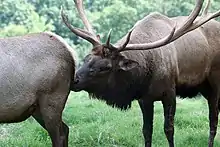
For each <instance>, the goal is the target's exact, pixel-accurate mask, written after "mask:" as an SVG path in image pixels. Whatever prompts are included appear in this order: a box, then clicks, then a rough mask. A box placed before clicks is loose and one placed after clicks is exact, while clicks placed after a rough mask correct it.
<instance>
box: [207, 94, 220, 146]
mask: <svg viewBox="0 0 220 147" xmlns="http://www.w3.org/2000/svg"><path fill="white" fill-rule="evenodd" d="M208 106H209V127H210V132H209V143H208V146H209V147H213V144H214V138H215V136H216V132H217V125H218V114H219V108H218V97H217V96H215V97H210V98H209V99H208Z"/></svg>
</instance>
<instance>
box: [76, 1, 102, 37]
mask: <svg viewBox="0 0 220 147" xmlns="http://www.w3.org/2000/svg"><path fill="white" fill-rule="evenodd" d="M74 3H75V5H76V8H77V11H78V13H79V16H80V18H81V19H82V21H83V24H84V25H85V28H86V29H87V31H89V32H90V33H91V34H92V35H93V37H94V38H96V40H97V41H99V39H98V38H97V36H96V34H95V32H94V30H93V27H92V25H91V23H90V22H89V20H88V18H87V17H86V14H85V11H84V7H83V1H82V0H74Z"/></svg>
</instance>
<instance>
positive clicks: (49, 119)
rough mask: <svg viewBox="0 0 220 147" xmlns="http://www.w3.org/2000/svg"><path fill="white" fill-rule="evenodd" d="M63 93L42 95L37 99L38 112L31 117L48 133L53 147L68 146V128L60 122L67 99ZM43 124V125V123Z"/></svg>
mask: <svg viewBox="0 0 220 147" xmlns="http://www.w3.org/2000/svg"><path fill="white" fill-rule="evenodd" d="M65 96H66V98H64V94H63V93H56V92H55V93H52V94H44V95H43V96H41V98H40V99H39V108H40V111H38V112H37V111H36V112H35V113H34V114H33V117H34V118H35V119H36V120H37V121H38V122H39V123H40V124H41V125H42V126H43V127H44V128H45V129H46V130H47V131H48V133H49V135H50V138H51V140H52V146H53V147H67V146H68V134H69V129H68V126H67V125H66V124H65V123H63V122H62V111H63V109H64V105H65V102H66V99H67V95H65ZM43 122H44V123H43Z"/></svg>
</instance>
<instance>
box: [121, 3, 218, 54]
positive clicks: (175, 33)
mask: <svg viewBox="0 0 220 147" xmlns="http://www.w3.org/2000/svg"><path fill="white" fill-rule="evenodd" d="M203 2H204V0H197V2H196V6H195V8H194V10H193V11H192V12H191V14H190V15H189V17H188V19H187V20H186V21H185V22H184V23H183V25H181V27H179V28H178V29H176V25H175V27H174V28H173V29H172V31H171V32H170V34H169V35H167V36H166V37H164V38H162V39H160V40H158V41H155V42H152V43H144V44H126V46H125V47H124V48H121V47H119V48H118V52H122V51H127V50H148V49H154V48H158V47H161V46H164V45H166V44H169V43H171V42H173V41H174V40H176V39H178V38H179V37H181V36H183V35H184V34H186V33H188V32H190V31H192V30H194V29H196V28H198V27H200V26H201V25H203V24H204V23H206V22H207V21H209V20H211V19H213V18H215V17H218V16H220V10H219V11H217V12H215V13H212V14H208V15H205V16H202V17H201V18H200V19H199V20H196V21H195V22H194V20H195V19H196V18H197V16H198V15H199V12H200V11H201V8H202V4H203ZM208 5H209V4H208ZM207 8H208V6H206V8H205V10H204V11H207V10H206V9H207ZM206 13H207V12H204V14H206ZM129 33H131V32H129ZM130 36H131V34H130V35H128V37H127V39H126V42H129V40H130Z"/></svg>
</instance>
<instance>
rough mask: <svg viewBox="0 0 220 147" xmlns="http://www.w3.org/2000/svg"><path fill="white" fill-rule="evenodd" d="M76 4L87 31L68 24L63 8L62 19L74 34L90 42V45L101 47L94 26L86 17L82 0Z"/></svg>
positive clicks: (77, 0)
mask: <svg viewBox="0 0 220 147" xmlns="http://www.w3.org/2000/svg"><path fill="white" fill-rule="evenodd" d="M74 3H75V5H76V8H77V11H78V13H79V16H80V18H81V20H82V21H83V24H84V25H85V28H86V30H82V29H80V28H75V27H74V26H72V25H71V24H70V23H69V22H68V16H67V15H66V14H64V11H63V8H62V7H61V17H62V20H63V22H64V23H65V25H66V26H67V27H68V28H69V29H70V30H71V31H72V32H73V33H74V34H76V35H77V36H80V37H82V38H83V39H85V40H87V41H89V42H90V43H92V44H93V46H97V45H101V43H100V40H99V38H98V37H97V35H96V34H95V33H94V31H93V28H92V25H91V24H90V22H89V20H88V19H87V17H86V15H85V11H84V8H83V2H82V0H74Z"/></svg>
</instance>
